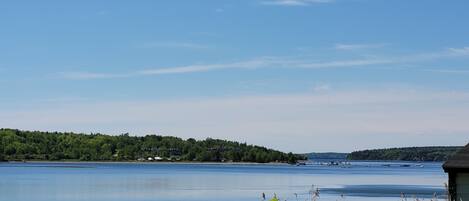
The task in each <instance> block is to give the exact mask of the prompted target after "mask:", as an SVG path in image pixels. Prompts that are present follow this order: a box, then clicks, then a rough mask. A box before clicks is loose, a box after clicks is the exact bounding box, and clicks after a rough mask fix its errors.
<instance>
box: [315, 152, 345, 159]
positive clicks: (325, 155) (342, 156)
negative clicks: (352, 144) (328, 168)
mask: <svg viewBox="0 0 469 201" xmlns="http://www.w3.org/2000/svg"><path fill="white" fill-rule="evenodd" d="M347 155H348V153H336V152H325V153H314V152H313V153H309V154H307V156H308V159H336V160H345V159H346V158H347Z"/></svg>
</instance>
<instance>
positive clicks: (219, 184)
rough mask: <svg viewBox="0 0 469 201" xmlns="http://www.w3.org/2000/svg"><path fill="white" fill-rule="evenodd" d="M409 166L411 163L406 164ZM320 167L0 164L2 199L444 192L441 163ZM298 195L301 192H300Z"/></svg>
mask: <svg viewBox="0 0 469 201" xmlns="http://www.w3.org/2000/svg"><path fill="white" fill-rule="evenodd" d="M402 164H408V165H410V167H407V166H405V167H403V166H402ZM423 165H424V166H423V167H419V166H418V165H417V163H382V162H380V163H377V162H354V163H352V165H351V166H350V167H347V168H344V167H329V166H321V165H306V166H290V165H228V164H155V163H151V164H145V163H144V164H124V163H122V164H108V163H0V200H1V201H55V200H60V201H79V200H80V201H81V200H87V201H182V200H184V201H219V200H228V201H231V200H246V201H257V200H261V199H260V195H261V194H262V193H263V192H264V193H265V194H266V195H267V197H270V196H271V195H273V194H274V193H276V194H277V195H278V197H280V198H281V199H282V200H293V201H296V200H297V198H296V197H298V200H305V199H308V198H309V193H308V192H309V191H310V189H311V186H312V185H313V184H314V185H315V186H317V187H318V188H319V189H320V199H319V200H321V201H322V200H334V201H335V200H341V199H342V198H341V196H340V195H341V194H344V196H345V197H344V200H357V201H358V200H360V201H367V200H370V201H371V200H373V201H380V200H383V201H388V200H395V201H399V200H400V198H399V196H400V194H401V192H405V193H407V194H408V195H409V196H411V195H418V197H428V196H431V195H432V194H433V193H438V194H443V191H444V186H443V184H444V182H445V181H446V175H445V174H444V173H443V171H442V169H441V164H440V163H423ZM295 194H296V195H295Z"/></svg>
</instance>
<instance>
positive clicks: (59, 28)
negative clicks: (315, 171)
mask: <svg viewBox="0 0 469 201" xmlns="http://www.w3.org/2000/svg"><path fill="white" fill-rule="evenodd" d="M467 8H469V2H467V1H463V0H460V1H457V0H455V1H448V2H446V1H445V2H443V1H437V0H425V1H424V0H421V1H417V0H416V1H406V0H395V1H388V0H249V1H247V0H246V1H240V0H236V1H138V2H135V1H76V2H71V1H67V2H66V1H6V2H3V3H2V4H1V5H0V26H1V30H0V53H1V54H0V74H1V75H2V79H0V91H1V92H2V96H0V110H1V111H2V112H1V114H0V127H9V128H20V129H29V130H48V131H56V130H58V131H75V132H87V133H89V132H103V133H109V134H119V133H124V132H130V133H133V134H135V135H143V134H149V133H158V134H162V135H176V136H180V137H183V138H188V137H196V138H198V139H204V138H206V137H214V138H223V139H230V140H239V141H246V142H248V143H253V144H261V145H265V146H269V147H274V148H277V149H280V150H284V151H295V152H308V151H352V150H356V149H365V148H379V147H395V146H414V145H415V146H420V145H422V146H423V145H463V144H465V143H467V142H468V137H467V136H468V133H469V125H468V124H467V119H469V37H467V36H469V26H467V19H469V13H468V12H467Z"/></svg>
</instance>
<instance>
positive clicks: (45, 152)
mask: <svg viewBox="0 0 469 201" xmlns="http://www.w3.org/2000/svg"><path fill="white" fill-rule="evenodd" d="M156 156H158V157H161V158H163V159H164V160H167V161H200V162H258V163H267V162H283V163H295V162H296V161H297V160H302V159H304V156H302V155H296V154H292V153H288V154H287V153H283V152H280V151H276V150H272V149H267V148H265V147H261V146H254V145H247V144H246V143H238V142H232V141H226V140H217V139H211V138H208V139H206V140H195V139H192V138H190V139H187V140H183V139H181V138H177V137H171V136H159V135H147V136H143V137H138V136H130V135H129V134H122V135H119V136H110V135H103V134H90V135H88V134H76V133H58V132H39V131H21V130H15V129H0V160H80V161H135V160H145V159H146V158H148V157H156Z"/></svg>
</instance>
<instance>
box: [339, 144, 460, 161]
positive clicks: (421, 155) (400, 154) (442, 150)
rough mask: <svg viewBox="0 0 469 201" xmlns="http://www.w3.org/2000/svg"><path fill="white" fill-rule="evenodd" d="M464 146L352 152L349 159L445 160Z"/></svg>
mask: <svg viewBox="0 0 469 201" xmlns="http://www.w3.org/2000/svg"><path fill="white" fill-rule="evenodd" d="M461 148H462V147H456V146H451V147H406V148H391V149H374V150H364V151H355V152H352V153H350V154H349V155H348V156H347V158H348V159H349V160H403V161H445V160H447V159H448V158H449V157H450V156H451V155H453V154H454V153H456V152H457V151H458V150H459V149H461Z"/></svg>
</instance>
